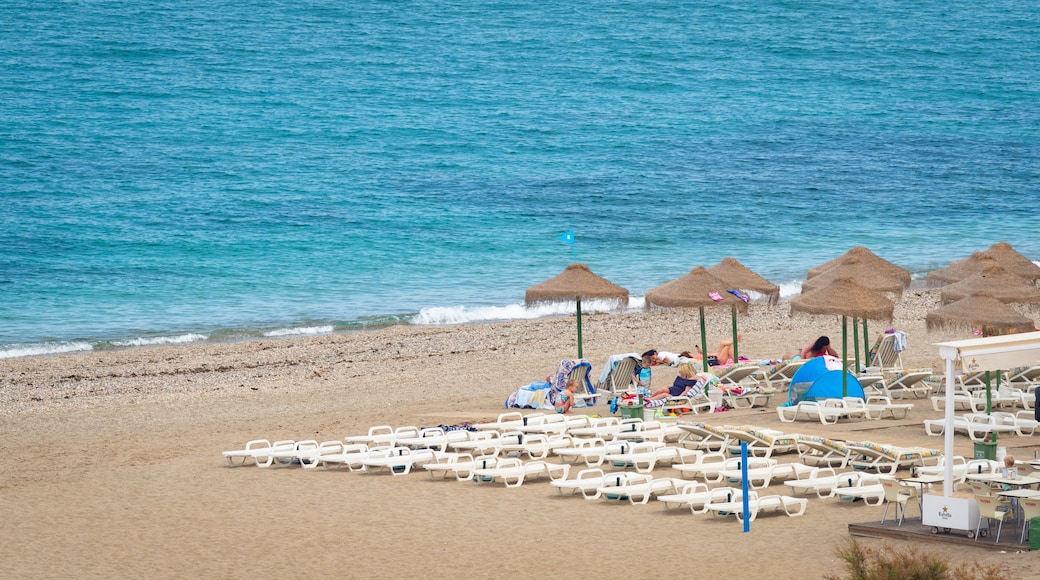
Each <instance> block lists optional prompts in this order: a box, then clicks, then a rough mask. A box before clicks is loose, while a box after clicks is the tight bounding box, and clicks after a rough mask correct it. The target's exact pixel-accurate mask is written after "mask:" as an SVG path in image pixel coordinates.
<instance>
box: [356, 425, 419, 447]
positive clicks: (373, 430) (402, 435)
mask: <svg viewBox="0 0 1040 580" xmlns="http://www.w3.org/2000/svg"><path fill="white" fill-rule="evenodd" d="M418 436H419V428H418V427H415V426H413V425H404V426H401V427H398V428H396V429H394V428H392V427H390V426H389V425H376V426H375V427H370V428H369V429H368V434H367V435H355V436H352V437H346V438H344V441H346V442H347V443H364V444H366V445H368V446H369V447H375V446H382V445H387V446H393V445H395V442H396V441H397V440H398V439H407V438H412V437H418Z"/></svg>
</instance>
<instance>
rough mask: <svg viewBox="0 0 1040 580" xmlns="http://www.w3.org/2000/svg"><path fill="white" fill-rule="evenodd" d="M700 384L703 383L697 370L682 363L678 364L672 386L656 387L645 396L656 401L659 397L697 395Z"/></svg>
mask: <svg viewBox="0 0 1040 580" xmlns="http://www.w3.org/2000/svg"><path fill="white" fill-rule="evenodd" d="M702 385H703V383H702V382H701V380H700V379H699V378H698V377H697V371H696V369H694V368H693V365H692V364H690V363H682V364H680V365H679V376H677V377H675V381H674V382H673V383H672V386H670V387H666V388H663V389H658V390H657V391H656V392H654V394H652V395H650V396H649V397H647V400H648V401H656V400H659V399H667V398H668V397H685V396H688V395H698V394H700V392H701V388H702Z"/></svg>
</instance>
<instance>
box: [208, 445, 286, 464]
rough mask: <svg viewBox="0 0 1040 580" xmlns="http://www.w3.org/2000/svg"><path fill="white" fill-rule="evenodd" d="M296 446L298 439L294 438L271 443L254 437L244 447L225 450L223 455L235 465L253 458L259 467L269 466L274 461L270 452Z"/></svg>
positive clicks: (229, 462)
mask: <svg viewBox="0 0 1040 580" xmlns="http://www.w3.org/2000/svg"><path fill="white" fill-rule="evenodd" d="M295 447H296V441H294V440H292V439H284V440H281V441H275V442H274V443H271V442H270V441H268V440H267V439H253V440H252V441H249V442H247V443H246V446H245V448H244V449H235V450H232V451H224V452H222V455H223V456H224V458H225V459H227V462H228V465H229V466H232V467H235V466H239V465H245V464H246V463H247V462H249V461H250V460H252V462H253V465H256V466H257V467H267V466H269V465H271V463H272V462H273V461H274V458H272V457H271V456H270V455H268V453H270V452H272V451H285V450H287V449H294V448H295Z"/></svg>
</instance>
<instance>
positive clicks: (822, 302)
mask: <svg viewBox="0 0 1040 580" xmlns="http://www.w3.org/2000/svg"><path fill="white" fill-rule="evenodd" d="M894 310H895V304H893V303H892V301H891V300H889V299H888V298H885V297H884V296H882V295H880V294H878V293H877V292H874V291H871V290H867V289H866V288H863V287H862V286H860V285H859V284H857V283H856V282H855V281H853V280H852V279H850V278H839V279H837V280H835V281H833V282H831V283H830V284H828V285H827V286H824V287H823V288H819V289H817V290H813V291H812V292H808V293H806V294H802V295H800V296H798V297H796V298H794V299H792V300H791V313H792V314H794V313H795V312H805V313H807V314H833V315H840V316H841V365H842V369H843V372H842V375H841V392H842V396H844V395H845V394H846V393H848V377H847V373H848V368H847V367H848V356H847V353H848V338H847V334H848V320H847V318H846V317H848V316H853V317H856V318H863V319H869V320H891V319H892V312H893V311H894Z"/></svg>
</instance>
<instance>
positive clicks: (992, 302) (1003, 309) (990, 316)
mask: <svg viewBox="0 0 1040 580" xmlns="http://www.w3.org/2000/svg"><path fill="white" fill-rule="evenodd" d="M925 321H926V322H927V323H928V330H934V329H936V328H950V327H962V328H972V329H975V328H979V327H981V328H982V335H983V336H994V335H998V334H1013V333H1016V332H1030V331H1032V330H1034V329H1035V328H1036V326H1035V325H1034V324H1033V321H1032V320H1030V319H1028V318H1026V317H1025V316H1022V315H1021V314H1020V313H1018V312H1017V311H1016V310H1015V309H1013V308H1011V307H1010V306H1008V305H1007V304H1005V303H1003V302H1001V301H1000V300H998V299H996V298H994V297H992V296H989V295H986V294H976V295H973V296H966V297H964V298H961V299H960V300H957V301H956V302H953V303H951V304H947V305H946V306H943V307H941V308H939V309H937V310H934V311H932V312H929V313H928V316H927V317H926V318H925ZM997 388H998V389H999V388H1000V373H999V372H998V373H997ZM990 393H991V390H990V385H989V377H988V376H987V377H986V413H992V412H993V401H992V395H991V394H990ZM994 436H995V434H994Z"/></svg>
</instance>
